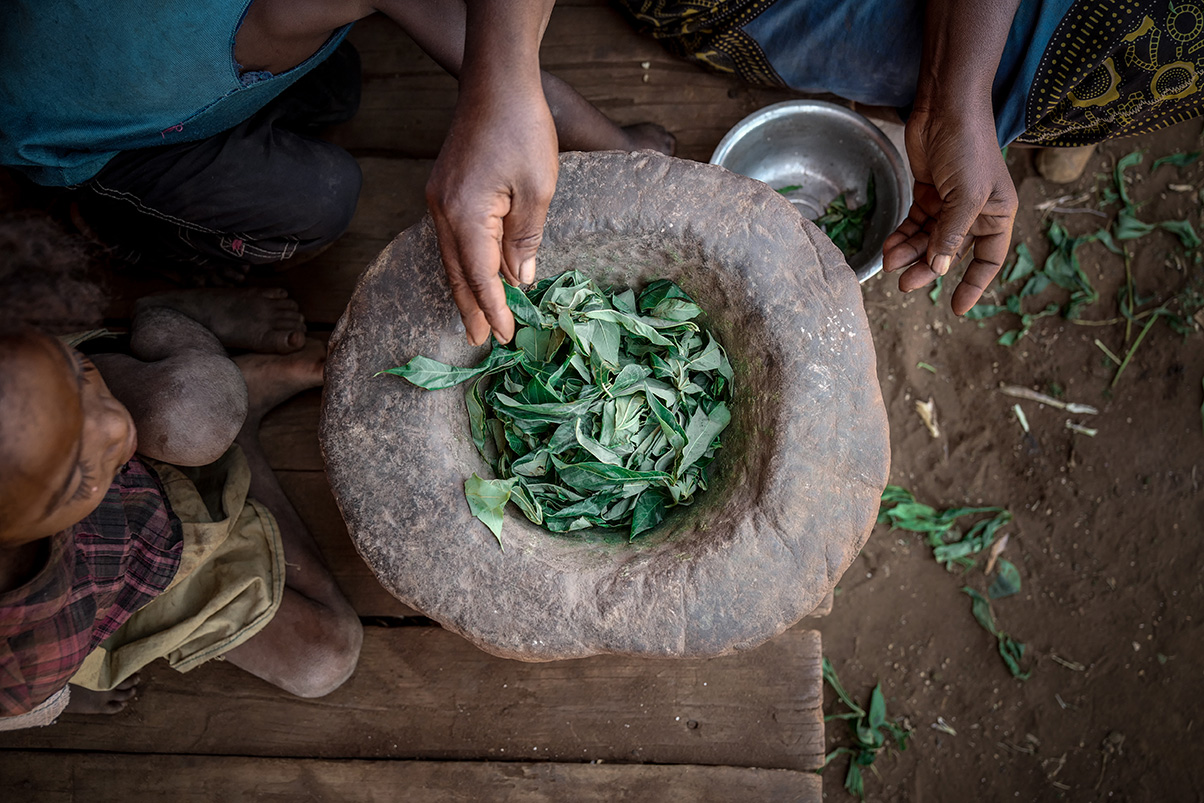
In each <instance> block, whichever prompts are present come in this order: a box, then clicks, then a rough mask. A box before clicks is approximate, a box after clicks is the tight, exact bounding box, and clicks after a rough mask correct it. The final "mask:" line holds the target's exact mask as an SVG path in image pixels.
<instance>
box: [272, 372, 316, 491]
mask: <svg viewBox="0 0 1204 803" xmlns="http://www.w3.org/2000/svg"><path fill="white" fill-rule="evenodd" d="M321 407H322V391H321V390H311V391H307V392H305V393H302V394H300V395H298V396H296V397H294V398H292V399H289V400H288V401H287V402H285V403H284V404H282V405H280V406H279V407H277V408H276V409H275V410H272V411H271V412H270V413H268V414H267V415H265V416H264V417H263V424H262V425H260V428H259V439H260V440H261V441H262V442H263V450H264V452H265V453H267V456H268V462H269V463H271V464H272V468H274V469H276V470H278V471H279V470H285V471H324V470H325V469H326V464H325V463H324V462H323V461H322V449H321V447H320V446H319V445H318V416H319V414H320V412H321Z"/></svg>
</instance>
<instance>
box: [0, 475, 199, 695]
mask: <svg viewBox="0 0 1204 803" xmlns="http://www.w3.org/2000/svg"><path fill="white" fill-rule="evenodd" d="M182 544H183V535H182V533H181V531H180V521H179V519H177V518H176V517H175V515H174V514H173V513H172V512H171V508H170V507H169V506H168V503H167V498H166V497H165V496H164V493H163V487H162V485H160V484H159V478H158V476H156V475H155V473H154V471H153V470H152V469H151V468H150V467H149V466H147V465H146V464H145V463H143V462H142V461H141V460H139V459H138V458H136V457H135V458H134V459H133V460H131V461H130V462H129V463H128V464H127V465H126V467H125V468H123V469H122V473H120V474H118V475H117V478H116V479H115V480H114V481H113V484H112V485H111V486H110V487H109V491H108V493H107V494H105V498H104V501H102V502H101V503H100V507H98V508H97V509H96V511H95V512H93V513H92V514H91V515H90V516H88V517H87V518H86V519H84V520H83V521H81V522H80V523H79V524H76V525H75V526H74V527H72V528H70V529H69V530H66V531H64V532H61V533H59V534H58V535H55V536H53V537H52V538H51V539H50V558H49V560H48V561H47V563H46V565H45V566H44V567H43V568H42V570H41V571H40V572H38V574H37V576H35V577H34V578H33V579H32V580H30V581H29V582H28V583H26V584H25V585H23V586H21V587H20V588H16V589H13V590H12V591H9V592H7V593H4V594H0V715H3V716H15V715H18V714H24V713H27V712H29V711H31V710H33V709H34V708H36V707H37V706H39V705H41V704H42V703H43V702H44V701H45V700H47V699H48V698H49V697H51V696H52V695H53V694H54V693H55V692H57V691H59V690H60V689H62V688H63V686H65V685H66V683H67V681H68V680H69V679H70V678H71V676H72V675H74V674H75V672H76V670H78V669H79V667H80V666H81V665H82V664H83V662H84V658H86V657H87V655H88V653H90V652H92V650H94V649H95V648H96V647H97V646H98V645H99V644H100V643H101V642H102V641H104V640H105V639H106V638H108V637H109V636H111V635H112V634H113V632H114V631H115V630H117V628H118V627H120V626H121V625H122V623H123V622H125V620H126V619H129V618H130V616H131V615H133V613H134V612H135V611H137V610H138V609H139V608H141V607H142V606H144V605H146V603H148V602H150V601H151V600H152V599H154V598H155V597H157V596H158V595H159V594H161V593H163V591H164V589H166V588H167V586H168V585H169V584H170V583H171V581H172V578H173V577H175V573H176V569H177V568H179V565H180V554H181V551H182V548H183V547H182Z"/></svg>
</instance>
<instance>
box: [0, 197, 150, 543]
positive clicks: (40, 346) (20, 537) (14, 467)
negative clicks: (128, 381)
mask: <svg viewBox="0 0 1204 803" xmlns="http://www.w3.org/2000/svg"><path fill="white" fill-rule="evenodd" d="M87 266H88V265H87V258H86V254H85V253H84V251H83V249H82V248H81V247H80V246H79V244H78V242H77V241H76V240H73V239H72V238H71V237H69V236H68V235H66V234H65V233H64V232H63V231H62V230H61V229H59V228H58V227H56V226H55V225H53V224H52V223H50V222H49V221H47V220H44V219H37V218H0V547H5V546H14V545H17V544H22V543H27V542H30V541H35V540H37V539H39V538H43V537H46V536H48V535H53V534H54V533H56V532H59V531H61V530H64V529H66V528H67V527H69V526H71V525H72V524H75V523H76V522H78V521H80V520H81V519H83V518H84V517H85V516H87V515H88V514H89V513H91V512H92V511H93V510H95V509H96V506H97V505H99V504H100V500H101V499H102V498H103V497H104V494H105V492H106V491H107V490H108V487H109V485H110V483H111V481H112V479H113V477H114V476H115V474H116V472H117V470H118V469H119V468H120V467H121V465H122V464H123V463H125V462H126V461H127V460H128V459H129V458H130V456H131V454H132V452H133V447H134V427H133V422H132V420H131V419H130V415H129V412H128V411H127V410H126V409H125V407H124V406H123V405H122V404H121V403H120V402H118V401H117V400H116V399H114V398H113V397H112V395H111V394H110V393H109V389H108V387H107V386H106V385H105V383H104V380H103V379H101V377H100V374H99V373H98V372H97V371H96V369H95V367H93V366H92V364H91V362H89V361H88V360H87V358H85V357H84V356H83V355H81V354H79V353H77V352H75V351H73V350H72V349H69V348H67V347H66V346H64V345H63V344H62V342H61V341H59V340H58V339H57V338H54V337H50V336H49V335H46V334H44V333H43V332H39V331H38V330H37V329H34V328H33V327H34V326H37V327H38V328H39V329H47V330H50V331H54V332H67V331H72V330H76V331H78V330H81V329H90V328H93V327H95V326H96V324H97V322H98V320H99V312H100V301H101V294H100V292H99V290H98V289H97V287H96V285H95V284H92V283H91V282H89V281H88V280H87V277H86V269H87Z"/></svg>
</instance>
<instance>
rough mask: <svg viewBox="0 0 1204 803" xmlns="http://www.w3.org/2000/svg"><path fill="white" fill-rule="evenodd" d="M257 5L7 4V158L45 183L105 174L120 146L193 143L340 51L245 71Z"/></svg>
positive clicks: (26, 0)
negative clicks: (238, 46)
mask: <svg viewBox="0 0 1204 803" xmlns="http://www.w3.org/2000/svg"><path fill="white" fill-rule="evenodd" d="M251 2H252V0H194V2H181V1H180V0H2V1H0V164H3V165H7V166H10V167H14V168H17V169H18V170H21V171H22V172H23V173H25V174H26V175H27V176H29V177H30V178H31V179H33V180H34V181H36V182H37V183H39V184H45V185H51V186H69V185H74V184H79V183H81V182H83V181H86V180H87V179H89V178H91V177H92V176H94V175H96V174H97V173H98V172H99V171H100V169H101V168H103V167H104V166H105V164H107V163H108V161H109V160H110V159H112V158H113V157H114V156H115V155H117V153H119V152H120V151H126V150H133V149H135V148H148V147H154V146H156V145H170V144H176V143H181V142H192V141H196V140H199V139H204V138H206V137H210V136H213V135H214V134H217V133H220V132H222V131H225V130H227V129H229V128H232V127H233V126H235V125H237V124H238V123H240V122H242V121H243V120H245V119H247V118H248V117H250V116H251V115H252V114H254V113H255V112H256V111H258V110H259V109H261V108H263V107H264V106H265V105H266V104H267V103H268V102H269V101H270V100H272V99H273V98H275V97H276V96H277V95H279V94H280V93H281V92H282V91H284V90H285V89H287V88H288V87H289V86H290V85H291V84H292V83H293V82H295V81H296V80H297V79H298V78H300V77H301V76H302V75H304V74H305V73H306V72H308V71H309V70H310V69H312V68H313V67H314V66H316V65H317V64H319V63H320V62H321V61H322V60H323V59H325V58H326V56H327V55H329V54H330V52H331V51H332V50H333V49H334V48H335V47H337V46H338V44H339V42H341V41H342V39H343V37H344V36H345V35H346V34H347V31H348V29H350V27H351V26H350V25H347V26H345V27H343V28H340V29H339V30H338V31H335V32H334V34H333V35H332V36H331V37H330V39H329V40H328V41H327V42H326V44H325V45H324V46H323V47H322V49H321V50H319V51H318V52H317V53H315V54H314V55H313V56H311V57H310V58H308V59H306V60H305V61H304V62H303V63H301V64H299V65H297V66H296V67H294V68H292V69H291V70H287V71H285V72H283V73H281V74H279V75H271V74H270V73H247V74H242V73H241V71H240V68H239V65H238V63H237V62H236V61H235V60H234V39H235V36H236V34H237V33H238V29H239V26H241V24H242V20H243V17H244V16H245V15H246V12H247V9H248V8H249V7H250V5H251Z"/></svg>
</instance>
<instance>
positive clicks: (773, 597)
mask: <svg viewBox="0 0 1204 803" xmlns="http://www.w3.org/2000/svg"><path fill="white" fill-rule="evenodd" d="M539 254H540V255H539V273H540V275H541V276H551V275H553V274H556V273H559V272H561V271H564V270H568V269H570V268H572V269H576V270H580V271H584V272H585V273H587V274H589V275H590V276H592V277H593V278H594V279H596V280H597V281H598V282H599V283H600V284H601V285H602V286H603V287H607V286H612V287H634V288H637V289H638V288H640V287H642V286H643V285H645V284H646V283H647V282H649V281H651V280H653V279H657V278H668V279H672V280H673V281H675V282H677V283H678V284H680V285H681V286H682V288H684V289H685V290H686V292H688V293H689V294H690V295H692V296H694V298H695V299H696V300H697V301H698V303H699V304H700V305H701V306H702V308H703V309H704V310H706V312H707V314H708V320H707V321H706V322H705V323H706V324H707V325H708V326H709V327H710V328H711V330H712V331H713V332H714V333H715V335H716V336H717V337H718V339H719V341H720V342H721V343H722V344H723V346H724V347H725V348H726V349H727V351H728V354H729V356H730V359H731V362H732V366H733V368H734V371H735V383H734V387H735V397H734V400H733V403H732V405H731V406H732V423H731V425H730V426H729V427H728V429H727V431H726V432H724V434H723V448H722V449H721V450H720V452H719V456H718V458H717V459H716V460H715V462H714V463H713V464H712V467H711V477H710V490H709V491H707V492H706V493H704V494H702V495H701V496H700V497H699V498H698V500H697V501H696V503H695V504H694V505H693V506H691V507H688V508H683V509H678V510H677V511H676V512H675V515H672V516H670V517H669V518H668V519H667V520H666V521H665V522H664V523H663V524H661V525H660V526H659V527H657V528H656V529H654V530H652V531H651V532H650V533H648V534H646V535H644V536H641V537H640V538H638V539H637V540H636V541H635V542H634V543H628V542H627V540H626V539H625V538H624V537H621V536H615V535H613V534H607V533H605V532H603V531H589V530H586V531H583V532H581V533H578V534H572V535H555V534H552V533H550V532H548V531H546V530H544V529H542V528H541V527H537V526H535V525H533V524H531V523H530V522H529V521H527V519H526V518H524V517H523V516H522V514H520V513H519V512H518V511H517V509H515V508H514V507H513V506H510V507H509V508H508V509H507V512H506V518H505V524H504V528H503V532H502V541H503V543H504V547H505V549H504V550H503V549H502V548H500V547H499V546H498V543H497V542H496V541H495V540H494V537H493V535H492V534H491V533H490V532H489V530H488V529H487V528H486V527H485V526H484V525H483V524H482V523H480V522H479V521H478V520H477V519H475V518H473V516H472V514H471V513H470V512H469V509H468V504H467V502H466V501H465V498H464V480H465V479H466V478H467V477H469V476H471V475H472V473H473V472H474V471H475V472H477V473H478V474H480V475H481V476H486V477H488V476H492V474H491V473H490V469H489V468H488V466H487V465H486V464H485V462H484V461H483V460H482V459H481V458H480V456H479V455H478V454H477V451H476V449H475V447H474V446H473V443H472V439H471V437H470V435H469V430H468V418H467V413H466V412H465V409H464V388H463V387H456V388H451V389H448V390H442V391H426V390H420V389H418V388H415V387H413V386H411V385H410V384H409V383H407V382H405V381H403V380H401V379H398V378H396V377H392V376H380V377H377V376H374V374H376V372H377V371H380V370H381V369H383V368H390V367H392V366H395V365H401V364H403V363H405V362H406V361H408V360H409V359H410V358H411V357H413V356H415V355H417V354H423V355H426V356H428V357H431V358H434V359H437V360H442V361H444V362H448V363H454V364H457V365H474V364H476V362H477V361H479V360H480V359H481V358H482V357H483V356H484V355H485V354H486V351H487V350H486V349H485V348H472V347H470V346H469V345H468V344H467V343H466V341H465V336H464V330H463V327H462V325H461V324H460V320H459V316H458V315H457V312H456V308H455V306H454V305H453V303H452V300H451V295H450V293H449V291H448V287H447V282H446V279H445V277H444V272H443V267H442V265H441V263H440V260H439V251H438V248H437V247H436V240H435V232H434V228H433V226H432V224H431V222H430V220H429V219H427V220H424V221H423V222H421V223H419V224H417V225H416V226H414V227H413V228H410V229H409V230H407V231H405V232H403V233H402V234H400V235H399V236H398V237H397V239H395V240H394V241H393V242H392V243H391V244H390V245H389V246H388V248H386V249H385V250H384V251H383V252H382V253H381V255H380V256H379V257H378V258H377V259H376V261H375V262H373V263H372V265H371V266H370V267H369V268H368V270H367V272H366V273H365V274H364V275H363V277H362V278H361V279H360V282H359V285H358V287H357V288H356V291H355V294H354V296H353V297H352V299H351V303H350V304H349V306H348V307H347V311H346V312H345V313H344V315H343V317H342V320H340V321H339V324H338V326H337V327H336V329H335V332H334V335H333V337H332V338H331V341H330V356H329V359H328V362H327V365H326V390H325V395H324V398H323V407H322V423H321V441H322V449H323V452H324V454H325V458H326V463H327V472H328V474H329V477H330V482H331V486H332V487H333V489H334V493H335V496H336V498H337V499H338V503H339V507H340V509H341V510H342V513H343V517H344V518H345V519H346V521H347V526H348V529H349V531H350V533H351V537H352V539H353V540H354V541H355V544H356V546H357V548H358V549H359V551H360V554H361V555H362V556H363V558H364V560H365V561H367V563H368V565H369V566H371V567H372V569H373V571H374V572H375V573H376V576H377V577H378V578H379V580H380V582H381V583H382V584H383V585H384V586H385V588H387V589H388V590H389V591H390V592H392V593H393V594H394V595H395V596H396V597H397V598H398V599H399V600H401V601H402V602H404V603H406V604H407V605H410V606H412V607H413V608H415V609H417V610H419V611H421V612H422V613H424V614H426V615H427V616H429V617H431V618H432V619H434V620H435V621H437V622H439V623H440V624H442V625H443V626H444V627H446V628H448V629H449V630H452V631H454V632H456V633H460V634H461V635H463V636H464V637H465V638H467V639H469V640H470V641H472V642H473V643H474V644H476V645H477V646H479V647H480V648H481V649H483V650H485V651H486V652H490V653H493V654H494V655H499V656H502V657H507V658H517V659H521V660H524V661H548V660H555V659H561V658H578V657H582V656H586V655H592V654H597V653H618V654H624V655H641V656H663V657H686V656H688V657H706V656H715V655H722V654H724V653H728V652H732V651H734V650H741V649H747V648H750V647H754V646H756V645H758V644H760V643H762V642H764V641H765V640H767V639H769V638H771V637H772V636H774V635H776V634H778V633H780V632H781V631H783V630H785V629H786V628H788V627H790V626H791V625H792V624H794V623H795V622H797V621H798V620H799V619H800V618H802V617H803V616H805V615H807V614H808V613H810V612H811V611H812V610H814V609H815V607H816V606H817V604H818V603H819V602H820V601H821V600H822V598H823V597H824V596H825V595H826V594H827V593H828V592H829V591H830V590H831V589H832V588H833V586H834V585H835V584H836V581H837V579H839V577H840V576H841V574H842V573H843V572H844V571H845V569H847V568H848V566H849V564H850V563H851V562H852V560H853V559H854V557H856V555H857V553H858V551H859V550H860V549H861V547H862V545H863V544H864V543H865V540H866V538H867V537H868V536H869V533H870V529H871V528H872V526H873V523H874V519H875V515H876V513H877V510H878V502H879V497H880V494H881V492H882V489H883V487H884V486H885V484H886V479H887V472H888V468H889V463H890V458H889V443H888V438H887V424H886V412H885V409H884V407H883V403H882V395H881V391H880V390H879V387H878V381H877V376H876V373H875V360H874V347H873V342H872V340H871V338H870V332H869V327H868V325H867V322H866V317H865V312H864V310H863V308H862V303H861V295H860V289H859V287H858V284H857V278H856V276H855V275H854V274H853V272H852V271H851V270H850V269H849V268H848V267H847V266H846V264H845V262H844V260H843V259H842V258H841V255H840V253H839V252H838V251H837V250H836V248H835V247H834V246H832V244H831V243H830V242H829V241H828V240H827V238H825V237H824V236H823V235H822V234H821V233H820V232H819V231H818V229H816V228H815V226H813V225H812V224H811V223H809V222H807V221H805V220H803V219H802V218H801V217H800V216H799V215H798V214H797V213H796V212H795V211H794V209H793V207H791V205H790V202H789V201H787V200H786V199H784V198H782V197H781V196H779V195H778V194H777V193H775V192H774V191H773V190H771V189H769V188H768V187H766V186H765V185H764V184H762V183H760V182H758V181H753V180H751V179H747V178H744V177H741V176H738V175H735V174H734V173H730V172H728V171H726V170H724V169H722V168H718V167H713V166H710V165H705V164H699V163H695V162H687V161H682V160H677V159H671V158H668V157H664V156H660V155H657V154H652V153H649V152H643V153H637V154H625V153H601V154H588V155H587V154H568V155H565V156H563V157H562V159H561V166H560V180H559V183H558V184H557V189H556V196H555V198H554V199H553V201H552V206H551V209H550V210H549V213H548V220H547V226H546V228H545V231H544V240H543V246H542V248H541V249H540V252H539Z"/></svg>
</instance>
